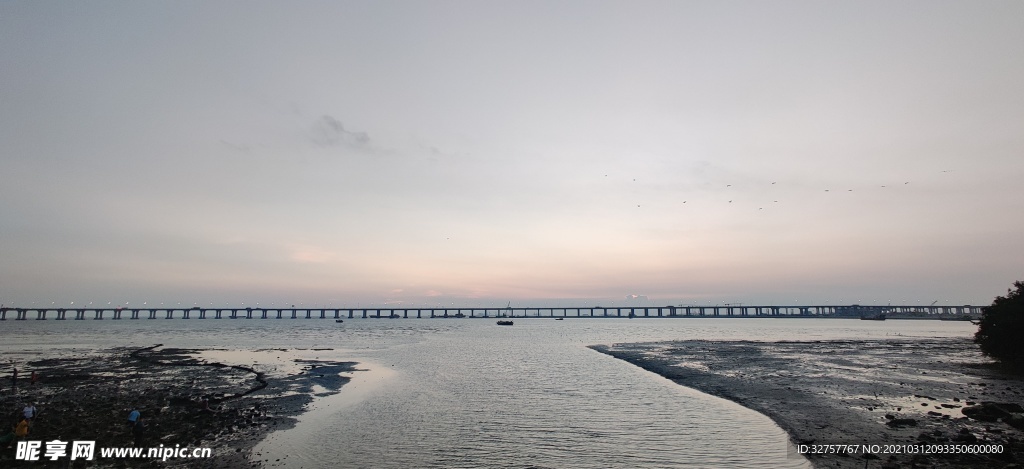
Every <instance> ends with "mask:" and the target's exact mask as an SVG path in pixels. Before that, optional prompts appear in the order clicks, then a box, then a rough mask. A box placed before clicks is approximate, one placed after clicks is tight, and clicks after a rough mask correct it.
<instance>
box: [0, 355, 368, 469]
mask: <svg viewBox="0 0 1024 469" xmlns="http://www.w3.org/2000/svg"><path fill="white" fill-rule="evenodd" d="M218 352H219V351H218V350H216V349H183V348H163V347H161V346H159V345H157V346H152V347H145V348H112V349H105V350H89V351H75V350H62V351H56V352H54V353H53V354H50V355H49V356H46V357H45V358H44V357H37V358H35V359H26V360H23V361H21V363H24V364H25V365H24V366H23V367H22V370H21V371H22V373H21V376H20V378H19V380H18V383H17V387H16V388H11V387H10V381H9V380H5V381H4V382H3V386H0V408H2V409H4V414H3V415H4V416H5V419H4V422H5V424H6V423H8V422H10V423H13V422H14V421H15V419H16V417H17V416H18V415H20V413H21V409H22V407H23V406H24V405H25V404H26V403H28V402H32V403H33V404H34V405H35V406H36V407H37V408H38V410H39V415H38V417H37V418H36V419H35V422H34V423H33V425H32V430H31V433H30V434H29V436H28V437H27V439H28V440H39V441H51V440H54V439H59V440H61V441H74V440H81V441H95V442H96V448H97V452H96V455H95V456H96V460H94V461H92V462H89V463H87V462H86V461H81V460H79V461H75V462H71V461H70V460H69V459H68V458H67V457H65V458H62V459H58V460H57V461H49V460H45V459H44V460H42V461H31V462H29V461H15V460H13V457H14V450H13V449H4V450H3V452H2V453H0V465H3V466H5V467H7V466H10V467H21V466H22V465H23V466H25V467H87V466H86V464H88V467H200V468H204V467H205V468H213V467H217V468H233V469H237V468H248V467H252V466H258V465H259V463H258V462H254V461H259V460H260V459H261V458H260V455H256V454H252V448H253V447H254V446H255V445H256V443H258V442H259V441H260V440H261V439H262V438H263V437H264V436H266V435H267V434H268V433H270V432H272V431H276V430H282V429H285V428H289V427H290V426H291V425H292V424H293V423H294V419H295V417H296V416H297V415H299V414H301V413H302V411H303V410H304V408H305V407H306V405H307V404H309V403H310V402H311V401H312V400H313V399H314V397H317V396H323V395H329V394H333V393H337V392H338V391H339V390H340V389H341V387H342V386H343V385H344V384H346V383H347V382H348V381H349V379H350V378H349V377H348V376H345V375H344V374H345V373H350V372H353V371H356V363H353V362H341V361H329V360H311V359H288V361H289V364H290V366H289V367H288V368H289V369H288V371H287V372H285V373H267V372H264V371H262V370H261V367H259V366H256V365H253V366H249V365H239V364H232V363H223V362H221V361H216V360H211V359H209V358H208V357H210V356H213V357H216V356H218V355H219V354H221V353H218ZM263 352H268V353H269V354H271V355H274V354H276V355H281V356H285V357H286V358H287V357H288V356H290V355H291V353H290V352H292V351H291V350H287V349H281V350H267V351H263ZM253 354H254V355H258V354H257V353H253ZM264 354H265V355H266V353H264ZM33 355H35V354H33ZM26 370H31V371H35V372H36V374H37V376H38V382H36V383H32V382H31V380H30V379H27V378H29V376H28V371H26ZM5 375H6V376H10V371H7V373H6V374H5ZM132 408H137V409H139V411H140V412H141V415H142V418H143V421H144V422H145V423H146V431H145V432H144V434H143V437H142V441H141V442H140V443H141V444H140V445H139V446H141V447H144V448H149V447H158V446H164V447H176V446H180V447H191V448H197V447H202V448H210V449H211V450H212V457H211V458H206V459H170V460H168V461H166V462H161V461H159V460H152V459H107V460H104V459H102V458H99V450H98V448H102V447H131V446H134V445H135V439H134V436H133V434H132V432H131V430H130V428H129V427H128V426H127V423H126V422H127V417H128V413H129V412H130V410H131V409H132Z"/></svg>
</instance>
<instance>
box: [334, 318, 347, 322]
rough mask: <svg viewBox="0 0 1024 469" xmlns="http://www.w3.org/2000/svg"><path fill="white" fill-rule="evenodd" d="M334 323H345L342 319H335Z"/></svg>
mask: <svg viewBox="0 0 1024 469" xmlns="http://www.w3.org/2000/svg"><path fill="white" fill-rule="evenodd" d="M334 322H345V321H344V320H343V319H335V320H334Z"/></svg>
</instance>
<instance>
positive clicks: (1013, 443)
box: [590, 338, 1024, 469]
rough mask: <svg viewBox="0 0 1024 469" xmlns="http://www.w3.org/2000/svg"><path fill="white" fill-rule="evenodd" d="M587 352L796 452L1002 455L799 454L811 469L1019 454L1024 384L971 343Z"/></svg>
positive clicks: (632, 347)
mask: <svg viewBox="0 0 1024 469" xmlns="http://www.w3.org/2000/svg"><path fill="white" fill-rule="evenodd" d="M590 348H592V349H594V350H596V351H598V352H601V353H605V354H607V355H610V356H612V357H615V358H618V359H621V360H624V361H627V362H629V363H632V364H634V365H636V366H639V367H641V368H643V369H645V370H648V371H651V372H653V373H655V374H658V375H661V376H663V377H665V378H668V379H670V380H672V381H674V382H676V383H677V384H680V385H683V386H687V387H690V388H693V389H696V390H698V391H701V392H705V393H707V394H711V395H714V396H718V397H721V398H724V399H728V400H731V401H733V402H736V403H738V404H740V405H743V406H744V407H747V408H749V409H752V410H754V411H757V412H759V413H761V414H763V415H766V416H768V417H769V418H771V419H772V420H773V421H774V422H776V424H778V425H779V426H780V427H782V429H783V430H785V431H786V433H787V434H788V435H789V438H790V442H791V443H792V444H793V445H800V444H808V445H815V444H817V445H827V444H854V445H858V446H859V445H864V444H868V445H874V444H878V445H887V444H888V445H896V444H899V445H910V444H958V445H966V444H1002V445H1003V446H1004V448H1005V452H1004V454H1002V455H999V456H994V455H973V454H972V455H946V454H937V455H927V456H923V455H909V454H898V455H888V454H879V455H877V456H875V455H870V456H866V457H865V455H863V454H850V455H847V454H830V455H818V454H807V455H805V456H807V459H808V460H810V461H811V463H812V464H813V465H814V466H815V467H818V468H826V467H828V468H841V469H846V468H849V469H854V468H857V469H860V468H864V467H875V468H880V467H903V466H909V465H918V466H923V467H938V468H952V467H978V468H982V467H984V468H990V467H1003V466H1006V465H1008V464H1013V463H1015V462H1016V461H1017V460H1016V458H1015V457H1014V456H1013V453H1021V452H1024V443H1021V442H1022V441H1024V432H1022V431H1021V429H1022V428H1024V424H1022V423H1024V414H1018V415H1013V414H1014V412H1012V411H1013V410H1017V409H1016V408H1014V407H1013V405H1016V404H1024V381H1022V380H1021V379H1020V378H1019V377H1013V376H1008V375H1005V374H1003V373H1001V372H1000V371H999V370H997V369H995V368H994V367H993V366H992V364H991V362H990V361H988V360H986V359H985V358H984V357H982V356H981V354H980V351H979V350H978V349H977V346H976V345H975V344H974V343H973V342H971V341H970V340H969V339H959V338H957V339H940V338H924V339H915V340H906V339H888V340H841V341H840V340H837V341H808V342H794V341H785V342H754V341H702V340H684V341H673V342H654V343H640V344H614V345H611V346H605V345H595V346H591V347H590ZM983 403H999V404H1008V405H1009V407H1007V406H993V405H992V404H983ZM964 409H968V410H967V411H965V410H964ZM1001 409H1009V411H1010V412H1006V411H1004V410H1001ZM1021 410H1024V409H1021ZM965 413H969V414H971V415H972V417H968V416H966V415H965ZM997 414H998V415H997ZM1008 422H1012V423H1014V425H1010V424H1009V423H1008ZM1011 467H1016V466H1011Z"/></svg>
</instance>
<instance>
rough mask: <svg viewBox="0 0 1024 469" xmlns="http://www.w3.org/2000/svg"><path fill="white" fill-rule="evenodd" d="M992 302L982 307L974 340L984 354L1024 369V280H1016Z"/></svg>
mask: <svg viewBox="0 0 1024 469" xmlns="http://www.w3.org/2000/svg"><path fill="white" fill-rule="evenodd" d="M1013 286H1015V287H1017V290H1016V291H1014V290H1007V292H1006V296H997V297H996V299H995V301H993V302H992V304H991V305H989V306H986V307H984V308H982V309H981V322H979V324H978V332H977V333H975V334H974V342H976V343H977V344H978V345H979V346H981V351H982V353H984V354H985V355H988V356H989V357H992V358H994V359H996V360H999V361H1000V362H1002V363H1004V364H1006V365H1009V366H1012V367H1014V368H1018V369H1024V282H1022V281H1017V282H1014V283H1013Z"/></svg>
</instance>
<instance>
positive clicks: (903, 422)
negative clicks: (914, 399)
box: [885, 419, 917, 428]
mask: <svg viewBox="0 0 1024 469" xmlns="http://www.w3.org/2000/svg"><path fill="white" fill-rule="evenodd" d="M885 424H886V425H888V426H890V427H893V428H899V427H916V426H917V420H914V419H892V420H890V421H888V422H885Z"/></svg>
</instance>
